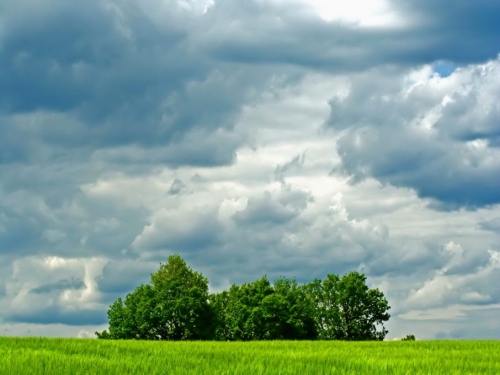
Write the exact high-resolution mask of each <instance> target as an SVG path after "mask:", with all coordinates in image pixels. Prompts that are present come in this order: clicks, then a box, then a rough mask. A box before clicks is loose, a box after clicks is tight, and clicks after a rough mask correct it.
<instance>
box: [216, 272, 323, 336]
mask: <svg viewBox="0 0 500 375" xmlns="http://www.w3.org/2000/svg"><path fill="white" fill-rule="evenodd" d="M210 303H211V306H212V308H213V311H214V315H215V316H216V317H217V318H216V323H215V327H216V328H215V337H214V338H215V339H216V340H224V341H226V340H229V341H233V340H243V341H248V340H286V339H295V340H297V339H314V338H315V337H316V332H315V330H314V328H315V327H314V320H313V319H312V317H311V315H312V314H311V311H310V307H309V306H308V305H307V300H306V295H305V290H304V289H303V288H301V287H300V286H299V285H298V284H297V282H296V281H295V280H289V279H286V278H280V279H278V280H276V281H275V283H274V286H271V283H270V282H269V280H268V279H267V277H266V276H264V277H263V278H261V279H259V280H257V281H254V282H253V283H247V284H243V285H241V286H237V285H232V286H231V288H230V289H229V292H227V291H223V292H221V293H218V294H213V295H211V296H210Z"/></svg>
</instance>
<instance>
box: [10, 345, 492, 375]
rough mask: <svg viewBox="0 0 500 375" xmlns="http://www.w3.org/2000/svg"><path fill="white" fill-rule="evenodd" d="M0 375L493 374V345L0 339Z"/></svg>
mask: <svg viewBox="0 0 500 375" xmlns="http://www.w3.org/2000/svg"><path fill="white" fill-rule="evenodd" d="M0 374H9V375H17V374H19V375H29V374H34V375H39V374H64V375H70V374H82V375H83V374H120V375H121V374H146V375H155V374H176V375H177V374H180V375H181V374H195V375H197V374H218V375H222V374H231V375H232V374H370V375H377V374H394V375H396V374H398V375H399V374H412V375H413V374H481V375H485V374H492V375H493V374H495V375H498V374H500V341H413V342H399V341H398V342H395V341H393V342H358V343H356V342H331V341H330V342H328V341H323V342H321V341H315V342H311V341H296V342H292V341H271V342H262V341H261V342H151V341H149V342H147V341H105V340H88V339H87V340H83V339H48V338H14V337H12V338H11V337H3V338H0Z"/></svg>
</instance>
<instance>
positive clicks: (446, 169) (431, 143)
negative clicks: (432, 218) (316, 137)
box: [328, 59, 500, 209]
mask: <svg viewBox="0 0 500 375" xmlns="http://www.w3.org/2000/svg"><path fill="white" fill-rule="evenodd" d="M499 69H500V60H499V59H497V60H492V61H489V62H488V63H486V64H482V65H472V66H468V67H466V68H463V69H458V70H457V71H455V72H454V73H453V74H452V75H450V76H448V77H446V78H442V77H440V76H439V75H436V74H434V73H433V72H432V69H431V67H430V66H424V67H422V68H420V69H417V70H415V71H413V72H411V73H410V74H407V73H404V74H398V73H397V72H393V71H390V70H389V71H388V70H381V71H376V72H369V73H361V74H359V75H356V76H354V77H352V78H351V80H350V84H351V87H350V89H349V91H348V93H347V94H345V95H344V96H336V97H334V98H332V100H331V104H330V105H331V115H330V119H329V120H328V126H329V127H331V128H332V129H335V130H337V131H343V132H344V134H343V135H342V136H341V138H340V139H339V141H338V152H339V154H340V156H341V158H342V171H344V172H345V173H347V174H349V175H350V176H352V180H351V181H352V182H353V183H356V182H359V181H362V180H363V179H365V178H368V177H373V178H376V179H377V180H379V181H380V182H382V183H389V184H392V185H394V186H398V187H409V188H412V189H414V190H415V191H416V192H417V194H418V195H419V196H420V197H422V198H431V199H432V200H433V202H432V205H433V207H435V208H438V209H459V208H461V207H465V208H468V209H476V208H478V207H482V206H487V205H493V204H496V203H498V202H500V193H499V192H500V185H499V184H500V182H499V181H500V180H499V179H497V178H496V176H498V175H499V174H500V163H499V162H498V160H500V153H499V152H500V151H499V149H498V147H497V146H496V143H497V137H498V118H499V112H498V111H499V107H498V105H497V103H496V101H495V99H494V98H495V97H497V96H498V90H499V87H500V81H498V79H497V77H499V76H500V75H499V74H498V72H499ZM360 108H362V110H360ZM457 156H458V157H457Z"/></svg>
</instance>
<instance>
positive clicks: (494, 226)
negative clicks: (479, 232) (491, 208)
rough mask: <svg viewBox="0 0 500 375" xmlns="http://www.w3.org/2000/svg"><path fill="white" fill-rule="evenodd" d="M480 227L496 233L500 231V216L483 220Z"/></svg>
mask: <svg viewBox="0 0 500 375" xmlns="http://www.w3.org/2000/svg"><path fill="white" fill-rule="evenodd" d="M479 228H481V229H483V230H488V231H492V232H496V233H500V218H496V219H491V220H482V221H481V222H480V223H479Z"/></svg>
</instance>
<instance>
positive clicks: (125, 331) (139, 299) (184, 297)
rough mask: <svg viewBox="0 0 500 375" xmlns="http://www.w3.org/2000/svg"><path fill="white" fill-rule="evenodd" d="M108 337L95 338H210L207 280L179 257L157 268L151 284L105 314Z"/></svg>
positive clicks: (114, 303) (142, 287) (210, 319)
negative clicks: (107, 320)
mask: <svg viewBox="0 0 500 375" xmlns="http://www.w3.org/2000/svg"><path fill="white" fill-rule="evenodd" d="M108 318H109V333H108V332H107V331H104V332H102V333H98V332H96V335H97V337H98V338H101V339H103V338H111V339H141V340H197V339H210V338H212V332H211V328H212V326H213V325H212V318H213V315H212V313H211V309H210V306H209V304H208V280H207V279H206V278H205V277H203V276H202V275H201V274H200V273H198V272H195V271H193V270H192V269H191V268H190V267H188V266H187V264H186V262H185V261H184V260H183V259H182V258H181V257H180V256H179V255H178V254H175V255H172V256H170V257H169V258H168V262H167V263H166V264H160V268H159V269H158V271H157V272H156V273H154V274H152V275H151V284H148V285H141V286H139V287H138V288H137V289H136V290H134V291H133V292H132V293H129V294H128V295H127V297H126V298H125V301H123V300H122V299H121V298H118V299H117V300H116V301H115V302H113V304H112V305H111V306H110V308H109V310H108Z"/></svg>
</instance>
